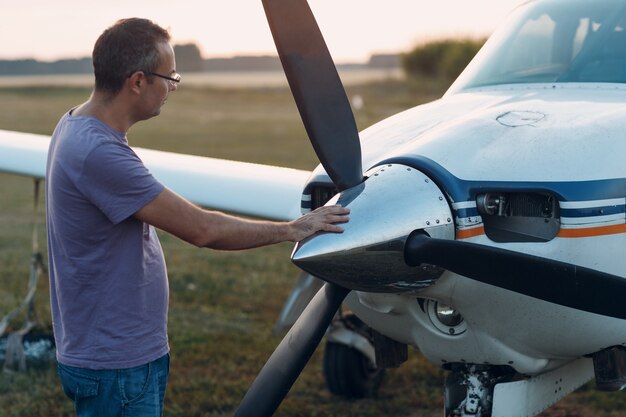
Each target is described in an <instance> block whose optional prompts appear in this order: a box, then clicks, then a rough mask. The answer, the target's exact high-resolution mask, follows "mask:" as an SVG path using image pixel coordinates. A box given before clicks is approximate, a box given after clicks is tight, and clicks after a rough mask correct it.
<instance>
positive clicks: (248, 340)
mask: <svg viewBox="0 0 626 417" xmlns="http://www.w3.org/2000/svg"><path fill="white" fill-rule="evenodd" d="M440 93H441V91H438V90H436V89H434V90H433V91H431V92H428V93H424V91H423V90H416V89H415V88H413V87H412V86H410V85H408V84H405V83H404V82H400V81H389V82H384V83H382V82H381V83H375V84H368V85H362V86H352V87H350V88H349V89H348V95H349V96H350V97H352V96H354V95H356V94H358V95H360V96H361V97H362V98H363V101H364V103H365V106H364V107H363V109H361V110H359V111H358V112H357V113H356V118H357V124H358V126H359V128H360V129H363V128H365V127H367V126H369V125H371V124H372V123H374V122H376V121H378V120H381V119H383V118H384V117H386V116H388V115H391V114H393V113H396V112H397V111H400V110H403V109H406V108H409V107H411V106H414V105H416V104H419V103H422V102H425V101H429V100H431V99H433V98H435V97H437V96H438V94H440ZM88 95H89V90H87V89H84V88H62V87H36V88H26V87H24V88H4V89H0V129H9V130H18V131H27V132H34V133H42V134H50V133H51V132H52V130H53V128H54V126H55V124H56V122H57V120H58V118H59V117H60V116H61V115H62V114H63V113H64V112H65V111H66V110H68V109H69V108H70V107H72V106H73V105H76V104H78V103H80V102H82V101H84V100H85V99H86V98H87V97H88ZM129 140H130V143H131V145H134V146H142V147H147V148H155V149H161V150H166V151H175V152H182V153H190V154H197V155H205V156H211V157H217V158H227V159H234V160H243V161H250V162H258V163H266V164H275V165H282V166H289V167H294V168H300V169H312V168H314V167H315V165H316V163H317V162H316V158H315V155H314V153H313V151H312V150H311V148H310V145H309V143H308V140H307V139H306V135H305V132H304V129H303V127H302V124H301V121H300V119H299V116H298V113H297V110H296V108H295V105H294V103H293V99H292V97H291V95H290V93H289V91H288V90H287V89H284V88H265V89H214V88H213V89H210V88H201V87H194V88H185V87H184V86H183V87H181V88H180V89H179V90H178V91H177V92H176V93H175V94H173V95H172V96H171V97H170V99H169V100H168V102H167V104H166V105H165V107H164V108H163V112H162V115H161V116H159V117H158V118H156V119H153V120H150V121H148V122H144V123H141V124H139V125H137V126H135V127H133V128H132V129H131V131H130V132H129ZM31 213H32V180H30V179H28V178H22V177H17V176H13V175H7V174H0V316H3V315H4V314H5V313H6V312H8V311H10V310H11V309H12V308H13V307H14V306H16V305H17V304H18V303H19V301H20V299H21V297H22V296H23V295H24V293H25V292H26V285H27V278H28V267H29V258H30V252H31V242H30V241H31V225H30V222H31V217H32V214H31ZM38 222H39V224H38V230H39V243H40V245H41V247H42V250H43V251H44V252H45V225H44V221H43V210H42V209H40V212H39V216H38ZM161 239H162V244H163V248H164V251H165V254H166V260H167V263H168V271H169V277H170V287H171V305H170V319H169V330H170V343H171V348H172V368H171V377H170V382H169V388H168V394H167V397H166V404H165V405H166V410H165V415H167V416H229V415H231V414H232V412H233V411H234V409H235V407H236V405H237V404H238V402H239V401H240V399H241V398H242V397H243V395H244V393H245V391H246V389H247V388H248V386H249V384H250V383H251V381H252V380H253V378H254V376H255V374H256V372H257V371H258V370H259V369H260V368H261V367H262V365H263V363H264V361H265V360H266V359H267V357H268V356H269V354H270V353H271V352H272V350H273V349H274V347H275V346H276V345H277V344H278V342H279V341H280V337H278V336H273V335H272V334H271V329H272V326H273V324H274V321H275V320H276V318H277V316H278V313H279V311H280V309H281V307H282V303H283V302H284V300H285V298H286V296H287V294H288V293H289V291H290V289H291V285H292V284H293V282H294V278H295V277H296V275H297V270H296V269H295V267H293V266H292V265H291V264H290V262H289V261H288V257H289V253H290V251H291V245H287V244H285V245H276V246H273V247H268V248H262V249H257V250H253V251H247V252H241V253H225V252H216V251H209V250H201V249H196V248H194V247H191V246H189V245H187V244H185V243H182V242H180V241H179V240H177V239H175V238H173V237H171V236H169V235H165V234H162V235H161ZM46 278H47V277H46V276H44V277H42V280H41V281H40V283H39V287H38V293H37V304H36V305H37V308H38V313H39V317H40V320H41V324H40V327H41V330H43V331H47V332H49V331H50V318H49V317H50V312H49V306H48V289H47V280H46ZM20 324H21V323H20V321H19V320H18V321H16V322H15V326H19V325H20ZM409 356H410V357H409V362H408V363H406V364H404V365H403V366H402V367H400V368H398V369H395V370H390V371H388V372H387V375H386V377H385V381H384V383H383V385H382V387H381V389H380V392H379V394H378V396H377V397H376V398H373V399H367V400H361V401H347V400H344V399H341V398H337V397H334V396H332V395H330V394H329V393H328V391H327V390H326V389H325V387H324V381H323V376H322V372H321V359H322V349H318V351H317V352H316V354H315V355H314V357H313V360H312V361H311V362H310V363H309V365H308V366H307V367H306V368H305V370H304V372H303V374H302V375H301V377H300V378H299V379H298V381H297V382H296V384H295V385H294V387H293V388H292V390H291V391H290V394H289V396H288V397H287V399H286V400H285V401H284V403H283V404H282V405H281V407H280V408H279V410H278V412H277V413H276V415H277V416H283V417H296V416H302V417H309V416H310V417H313V416H316V417H321V416H366V417H369V416H371V417H374V416H376V417H378V416H405V417H409V416H424V417H428V416H438V415H441V410H442V400H441V395H442V386H443V373H442V372H441V371H440V370H439V369H438V368H436V367H434V366H432V365H430V364H428V363H426V362H425V361H424V359H423V358H422V357H421V356H420V355H419V354H418V353H417V352H410V355H409ZM625 405H626V397H624V396H623V395H622V394H620V393H618V394H611V395H606V394H601V393H598V392H596V391H594V390H593V389H592V386H587V387H585V388H583V389H582V390H580V391H579V392H578V393H576V394H575V395H573V396H570V397H568V398H567V399H566V400H564V401H563V402H561V403H559V404H557V405H556V406H555V407H553V408H552V409H550V410H549V411H548V412H546V413H544V415H546V416H547V415H550V416H609V417H617V416H626V412H624V411H622V410H623V409H624V408H625ZM69 415H72V408H71V405H70V403H69V400H66V398H65V397H64V395H63V393H62V392H61V390H60V388H59V385H58V382H57V379H56V374H55V371H54V368H53V366H50V367H49V368H46V369H43V370H31V371H29V372H27V373H25V374H24V373H6V372H5V373H2V374H0V417H5V416H6V417H8V416H32V417H39V416H40V417H44V416H69Z"/></svg>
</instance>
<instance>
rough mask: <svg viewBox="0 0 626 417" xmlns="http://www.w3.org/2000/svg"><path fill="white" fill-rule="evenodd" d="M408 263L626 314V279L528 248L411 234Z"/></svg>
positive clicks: (617, 314)
mask: <svg viewBox="0 0 626 417" xmlns="http://www.w3.org/2000/svg"><path fill="white" fill-rule="evenodd" d="M405 261H406V262H407V264H409V265H413V266H416V265H419V264H422V263H425V264H431V265H437V266H440V267H442V268H445V269H447V270H449V271H452V272H455V273H457V274H459V275H463V276H465V277H468V278H471V279H473V280H476V281H480V282H484V283H485V284H490V285H494V286H496V287H500V288H504V289H507V290H510V291H515V292H517V293H520V294H524V295H528V296H530V297H534V298H538V299H541V300H544V301H549V302H551V303H555V304H559V305H562V306H566V307H571V308H575V309H578V310H583V311H587V312H590V313H595V314H601V315H604V316H610V317H615V318H619V319H626V304H625V303H624V299H626V278H623V277H620V276H617V275H611V274H607V273H604V272H600V271H596V270H593V269H589V268H585V267H582V266H577V265H573V264H569V263H565V262H559V261H555V260H552V259H546V258H542V257H539V256H534V255H528V254H526V253H521V252H514V251H510V250H506V249H500V248H495V247H491V246H486V245H479V244H475V243H469V242H460V241H458V240H445V239H435V238H431V237H429V236H427V235H426V234H424V233H420V232H416V233H413V234H412V235H411V236H409V238H408V239H407V241H406V246H405Z"/></svg>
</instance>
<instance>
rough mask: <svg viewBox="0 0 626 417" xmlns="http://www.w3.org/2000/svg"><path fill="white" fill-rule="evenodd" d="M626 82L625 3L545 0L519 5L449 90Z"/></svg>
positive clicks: (586, 0) (615, 0)
mask: <svg viewBox="0 0 626 417" xmlns="http://www.w3.org/2000/svg"><path fill="white" fill-rule="evenodd" d="M560 82H600V83H626V3H625V2H624V1H622V0H593V1H589V0H546V1H532V2H529V3H526V4H524V5H522V6H520V7H519V8H518V9H517V10H516V11H515V12H514V13H513V14H512V15H511V16H510V18H509V19H508V20H507V22H505V24H504V25H503V26H502V27H501V29H500V30H498V31H496V33H494V35H493V36H492V37H491V38H490V39H489V41H488V42H487V43H486V44H485V46H484V47H483V49H482V50H481V51H480V52H479V53H478V55H476V57H475V58H474V60H473V61H472V62H471V63H470V65H469V66H468V67H467V69H466V70H465V71H464V72H463V73H462V74H461V76H460V77H459V78H458V79H457V81H456V82H455V83H454V84H453V85H452V87H450V90H449V92H454V91H459V90H463V89H467V88H472V87H482V86H488V85H499V84H518V83H560Z"/></svg>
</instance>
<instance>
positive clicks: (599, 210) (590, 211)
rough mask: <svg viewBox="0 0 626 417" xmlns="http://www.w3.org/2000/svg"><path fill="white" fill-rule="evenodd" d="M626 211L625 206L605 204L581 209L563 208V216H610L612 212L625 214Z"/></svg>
mask: <svg viewBox="0 0 626 417" xmlns="http://www.w3.org/2000/svg"><path fill="white" fill-rule="evenodd" d="M624 212H626V207H625V206H605V207H593V208H580V209H563V208H562V209H561V217H594V216H608V215H611V214H623V213H624Z"/></svg>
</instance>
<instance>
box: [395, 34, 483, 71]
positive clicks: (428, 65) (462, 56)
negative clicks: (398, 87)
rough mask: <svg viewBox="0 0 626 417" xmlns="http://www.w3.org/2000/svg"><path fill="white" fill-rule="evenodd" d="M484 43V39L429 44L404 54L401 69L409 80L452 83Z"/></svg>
mask: <svg viewBox="0 0 626 417" xmlns="http://www.w3.org/2000/svg"><path fill="white" fill-rule="evenodd" d="M484 43H485V40H484V39H480V40H474V39H444V40H438V41H434V42H429V43H426V44H424V45H420V46H417V47H415V48H414V49H413V50H411V51H410V52H408V53H406V54H404V55H403V56H402V67H403V69H404V71H405V73H406V74H407V76H408V77H411V78H417V77H428V78H442V79H445V80H446V81H452V80H454V79H455V78H456V77H458V76H459V74H460V73H461V71H463V69H464V68H465V67H466V66H467V64H468V63H469V62H470V61H471V60H472V58H473V57H474V55H476V53H477V52H478V50H479V49H480V48H481V47H482V46H483V44H484Z"/></svg>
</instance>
